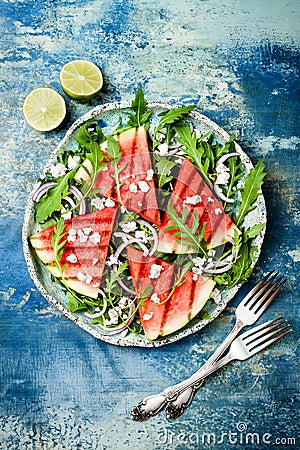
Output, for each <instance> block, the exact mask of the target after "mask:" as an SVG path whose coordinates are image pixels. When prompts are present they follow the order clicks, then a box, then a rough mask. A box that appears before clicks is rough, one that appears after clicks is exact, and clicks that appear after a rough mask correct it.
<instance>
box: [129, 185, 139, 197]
mask: <svg viewBox="0 0 300 450" xmlns="http://www.w3.org/2000/svg"><path fill="white" fill-rule="evenodd" d="M129 190H130V192H132V193H133V194H136V193H137V190H138V188H137V185H136V184H135V183H130V185H129Z"/></svg>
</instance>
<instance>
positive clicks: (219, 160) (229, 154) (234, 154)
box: [216, 152, 240, 168]
mask: <svg viewBox="0 0 300 450" xmlns="http://www.w3.org/2000/svg"><path fill="white" fill-rule="evenodd" d="M239 155H240V154H239V153H238V152H231V153H225V155H223V156H221V158H219V159H218V161H217V162H216V168H217V167H218V166H219V165H221V164H222V163H223V162H224V161H226V159H228V158H231V157H232V156H239Z"/></svg>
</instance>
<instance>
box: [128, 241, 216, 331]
mask: <svg viewBox="0 0 300 450" xmlns="http://www.w3.org/2000/svg"><path fill="white" fill-rule="evenodd" d="M127 255H128V260H129V268H130V273H131V276H132V281H133V285H134V287H135V291H136V295H137V297H141V296H142V294H143V292H144V290H145V288H146V287H147V286H149V285H152V286H153V290H152V293H151V294H150V295H149V296H148V297H147V298H146V299H145V300H144V301H143V303H142V305H141V306H140V307H139V314H140V318H141V324H142V326H143V330H144V332H145V335H146V337H147V338H148V339H149V340H154V339H157V338H158V337H159V336H166V335H168V334H171V333H174V332H175V331H177V330H179V329H180V328H182V327H184V326H185V325H186V324H187V323H188V322H189V321H190V320H191V319H192V318H193V317H195V316H196V315H197V314H198V313H199V311H200V310H201V309H202V308H203V306H204V305H205V303H206V301H207V300H208V299H209V296H210V294H211V292H212V290H213V288H214V285H215V282H214V281H212V280H210V279H209V278H207V277H202V276H198V280H197V281H195V280H193V274H192V272H188V273H187V275H186V276H185V279H186V281H185V282H184V283H183V284H181V285H180V286H178V287H177V288H176V289H175V291H174V292H173V293H172V295H171V296H170V295H169V294H170V292H171V289H172V287H173V284H174V274H175V269H176V270H177V269H178V267H176V266H175V265H174V264H171V263H169V262H167V261H164V260H162V259H159V258H155V257H153V256H147V257H145V256H143V253H142V252H140V251H139V250H136V249H135V248H133V247H130V246H128V247H127ZM153 264H157V265H160V266H162V268H163V270H162V271H161V273H160V276H159V277H158V278H155V279H151V278H149V275H150V270H151V267H152V265H153ZM153 294H157V296H158V297H159V300H160V304H158V303H156V302H155V301H153V300H151V296H152V295H153ZM168 297H169V298H168Z"/></svg>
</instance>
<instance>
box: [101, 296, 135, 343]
mask: <svg viewBox="0 0 300 450" xmlns="http://www.w3.org/2000/svg"><path fill="white" fill-rule="evenodd" d="M134 307H135V306H134V304H133V303H132V304H131V305H130V306H129V317H128V319H127V320H126V322H124V323H121V324H120V325H118V326H117V327H115V328H109V327H106V326H104V325H100V324H99V323H98V324H97V325H98V327H99V328H100V330H101V333H102V334H106V335H108V336H113V335H114V334H119V333H122V331H124V330H125V329H126V328H128V327H129V325H130V324H131V323H132V321H133V320H134V316H135V314H134V313H133V312H134Z"/></svg>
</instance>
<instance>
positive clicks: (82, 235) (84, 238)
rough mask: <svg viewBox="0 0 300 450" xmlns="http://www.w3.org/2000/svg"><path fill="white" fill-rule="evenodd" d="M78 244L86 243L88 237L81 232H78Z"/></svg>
mask: <svg viewBox="0 0 300 450" xmlns="http://www.w3.org/2000/svg"><path fill="white" fill-rule="evenodd" d="M78 236H79V242H82V243H83V242H86V241H87V240H88V236H87V235H86V234H84V232H83V231H82V230H78Z"/></svg>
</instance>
